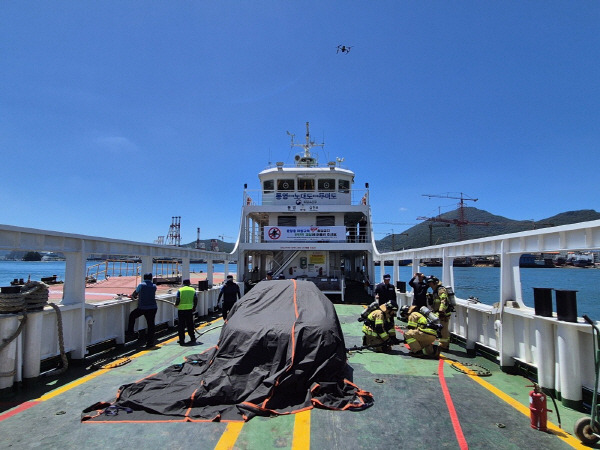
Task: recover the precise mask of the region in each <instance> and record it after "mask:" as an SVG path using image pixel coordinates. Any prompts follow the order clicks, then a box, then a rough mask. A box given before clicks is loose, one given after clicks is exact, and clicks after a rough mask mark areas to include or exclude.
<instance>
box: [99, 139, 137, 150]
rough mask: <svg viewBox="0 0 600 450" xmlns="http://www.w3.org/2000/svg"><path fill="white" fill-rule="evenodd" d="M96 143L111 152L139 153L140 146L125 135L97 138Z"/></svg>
mask: <svg viewBox="0 0 600 450" xmlns="http://www.w3.org/2000/svg"><path fill="white" fill-rule="evenodd" d="M96 143H97V144H98V145H99V146H101V147H102V148H103V149H105V150H107V151H108V152H111V153H117V154H118V153H123V152H126V153H137V151H138V146H137V145H136V144H135V143H133V142H132V141H130V140H129V139H127V138H126V137H123V136H105V137H100V138H97V139H96Z"/></svg>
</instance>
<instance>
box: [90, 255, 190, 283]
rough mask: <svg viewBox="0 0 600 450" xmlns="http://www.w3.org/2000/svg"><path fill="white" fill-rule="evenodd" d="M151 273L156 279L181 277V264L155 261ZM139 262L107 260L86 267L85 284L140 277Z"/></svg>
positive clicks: (173, 261) (174, 261)
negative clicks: (108, 279) (109, 279)
mask: <svg viewBox="0 0 600 450" xmlns="http://www.w3.org/2000/svg"><path fill="white" fill-rule="evenodd" d="M152 264H153V271H152V273H153V274H154V276H156V277H179V276H181V272H182V271H181V263H180V262H179V261H178V260H170V259H169V260H155V261H154V262H153V263H152ZM141 268H142V265H141V262H139V261H135V260H130V259H107V260H105V261H103V262H101V263H98V264H94V265H93V266H90V267H88V269H87V273H86V277H85V279H86V282H87V283H89V282H94V281H98V280H105V279H107V278H110V277H126V276H135V277H140V275H141V270H142V269H141Z"/></svg>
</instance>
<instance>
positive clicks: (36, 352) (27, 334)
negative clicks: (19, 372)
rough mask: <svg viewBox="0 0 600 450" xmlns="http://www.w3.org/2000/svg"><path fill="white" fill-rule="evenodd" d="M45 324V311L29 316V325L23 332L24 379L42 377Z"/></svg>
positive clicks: (27, 324) (26, 325)
mask: <svg viewBox="0 0 600 450" xmlns="http://www.w3.org/2000/svg"><path fill="white" fill-rule="evenodd" d="M43 322H44V312H43V311H39V312H34V313H29V314H27V323H26V324H25V329H24V331H23V335H24V338H23V347H24V348H25V355H24V360H23V377H24V378H37V377H38V376H39V375H40V361H41V354H42V325H43Z"/></svg>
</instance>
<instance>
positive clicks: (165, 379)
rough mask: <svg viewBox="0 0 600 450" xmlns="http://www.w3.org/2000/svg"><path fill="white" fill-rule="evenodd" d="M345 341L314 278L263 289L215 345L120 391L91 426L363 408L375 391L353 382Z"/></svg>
mask: <svg viewBox="0 0 600 450" xmlns="http://www.w3.org/2000/svg"><path fill="white" fill-rule="evenodd" d="M349 372H350V370H349V367H348V365H347V360H346V349H345V343H344V337H343V334H342V330H341V327H340V323H339V320H338V317H337V314H336V312H335V309H334V307H333V305H332V303H331V302H330V300H329V299H328V298H327V297H325V295H324V294H323V293H322V292H321V291H320V290H319V289H318V288H317V287H316V286H315V285H314V284H313V283H312V282H309V281H299V282H298V281H296V280H281V281H264V282H261V283H259V284H257V285H256V286H255V287H254V288H253V289H252V290H251V291H250V292H249V293H247V294H246V295H244V296H243V297H242V299H240V300H239V301H238V302H237V303H236V304H235V306H234V307H233V309H232V310H231V312H230V315H229V317H228V321H227V323H226V324H225V326H224V327H223V329H222V330H221V335H220V337H219V341H218V343H217V345H216V346H214V347H212V348H210V349H208V350H206V351H205V352H203V353H200V354H196V355H190V356H187V357H186V361H185V362H184V363H183V364H177V365H174V366H171V367H169V368H167V369H165V370H164V371H162V372H160V373H158V374H156V375H153V376H150V377H148V378H146V379H143V380H141V381H139V382H136V383H132V384H127V385H124V386H121V388H120V389H119V391H118V394H117V399H116V401H115V402H113V403H106V402H101V403H97V404H95V405H92V406H90V407H89V408H87V409H86V410H84V412H83V415H82V419H83V420H85V421H94V422H95V421H132V420H133V421H218V420H249V419H250V418H252V417H253V416H254V415H257V414H258V415H270V414H288V413H294V412H299V411H302V410H306V409H310V408H312V407H314V406H318V407H322V408H327V409H347V410H360V409H364V408H367V407H369V406H371V405H372V404H373V397H372V395H371V394H370V393H369V392H365V391H362V390H360V389H359V388H358V387H357V386H356V385H354V384H353V383H351V382H350V381H349V380H348V379H346V377H347V376H348V374H349Z"/></svg>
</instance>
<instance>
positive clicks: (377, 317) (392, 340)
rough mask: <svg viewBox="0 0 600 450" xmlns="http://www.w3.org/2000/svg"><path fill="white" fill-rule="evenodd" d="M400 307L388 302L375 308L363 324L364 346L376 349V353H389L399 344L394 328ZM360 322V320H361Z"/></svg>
mask: <svg viewBox="0 0 600 450" xmlns="http://www.w3.org/2000/svg"><path fill="white" fill-rule="evenodd" d="M397 311H398V306H396V305H395V304H393V303H392V302H387V303H385V304H383V305H379V306H378V307H377V308H374V309H373V311H372V312H370V313H369V314H368V315H367V318H366V319H364V320H363V321H362V322H363V328H362V331H363V345H364V346H366V347H374V349H375V351H376V352H388V351H390V350H391V349H392V345H394V344H399V343H400V341H399V340H398V339H397V338H396V328H395V327H394V316H395V315H396V312H397ZM359 320H360V319H359Z"/></svg>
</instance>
